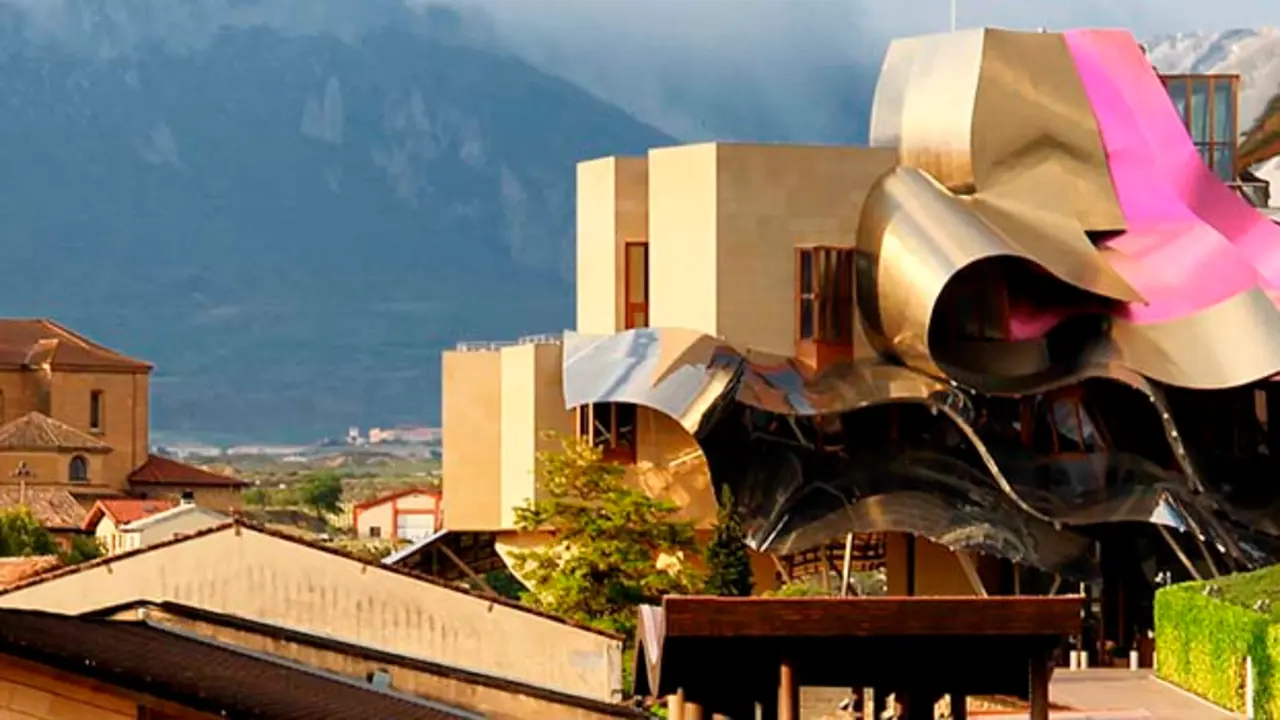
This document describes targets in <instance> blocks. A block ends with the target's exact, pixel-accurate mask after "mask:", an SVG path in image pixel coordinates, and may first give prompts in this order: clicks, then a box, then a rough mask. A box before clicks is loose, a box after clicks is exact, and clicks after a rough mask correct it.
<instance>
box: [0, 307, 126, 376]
mask: <svg viewBox="0 0 1280 720" xmlns="http://www.w3.org/2000/svg"><path fill="white" fill-rule="evenodd" d="M46 363H47V364H49V365H50V366H52V367H53V368H55V369H65V370H106V371H113V370H114V371H130V372H147V371H150V370H151V365H150V363H146V362H143V361H141V360H136V359H134V358H131V357H129V356H127V355H124V354H122V353H118V352H116V351H115V350H112V349H110V348H108V347H104V346H102V345H99V344H98V343H95V342H94V341H92V340H90V339H88V338H86V337H84V336H83V335H80V334H79V333H77V332H75V331H74V330H71V329H70V328H67V327H64V326H62V325H59V324H58V323H56V322H54V321H53V320H48V319H16V318H0V365H9V366H18V367H31V366H36V365H43V364H46Z"/></svg>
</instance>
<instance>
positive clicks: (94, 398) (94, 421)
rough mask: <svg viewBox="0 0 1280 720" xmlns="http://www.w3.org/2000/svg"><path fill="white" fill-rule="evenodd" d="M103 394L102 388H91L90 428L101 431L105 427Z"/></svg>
mask: <svg viewBox="0 0 1280 720" xmlns="http://www.w3.org/2000/svg"><path fill="white" fill-rule="evenodd" d="M104 409H105V408H103V394H102V391H101V390H91V391H90V392H89V429H90V430H94V431H99V432H100V431H101V430H102V429H103V423H102V421H103V410H104Z"/></svg>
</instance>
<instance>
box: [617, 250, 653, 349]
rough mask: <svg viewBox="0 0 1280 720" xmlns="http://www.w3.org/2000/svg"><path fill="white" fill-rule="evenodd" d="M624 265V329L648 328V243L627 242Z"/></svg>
mask: <svg viewBox="0 0 1280 720" xmlns="http://www.w3.org/2000/svg"><path fill="white" fill-rule="evenodd" d="M625 249H626V255H625V256H624V258H623V261H624V263H625V268H624V272H625V275H624V277H625V285H626V287H625V288H624V291H623V292H624V295H625V306H626V310H625V313H626V317H625V318H624V320H625V323H624V325H625V327H626V329H627V330H631V329H633V328H642V327H649V243H647V242H638V241H628V242H627V244H626V248H625Z"/></svg>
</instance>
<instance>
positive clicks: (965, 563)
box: [956, 550, 987, 597]
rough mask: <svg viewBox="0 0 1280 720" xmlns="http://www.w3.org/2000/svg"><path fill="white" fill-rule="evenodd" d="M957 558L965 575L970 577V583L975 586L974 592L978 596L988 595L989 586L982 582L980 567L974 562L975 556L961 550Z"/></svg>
mask: <svg viewBox="0 0 1280 720" xmlns="http://www.w3.org/2000/svg"><path fill="white" fill-rule="evenodd" d="M956 560H958V561H959V562H960V569H961V570H963V571H964V576H965V577H967V578H969V585H970V586H971V587H972V588H973V592H974V593H975V594H977V596H978V597H987V586H986V585H984V584H983V583H982V576H981V575H979V574H978V567H977V566H976V565H974V564H973V556H971V555H970V554H969V553H967V552H965V551H963V550H961V551H959V552H957V553H956Z"/></svg>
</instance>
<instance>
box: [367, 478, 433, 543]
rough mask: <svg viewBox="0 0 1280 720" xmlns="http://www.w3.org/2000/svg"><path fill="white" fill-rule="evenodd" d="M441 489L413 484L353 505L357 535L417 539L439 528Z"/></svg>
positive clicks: (372, 538) (371, 538)
mask: <svg viewBox="0 0 1280 720" xmlns="http://www.w3.org/2000/svg"><path fill="white" fill-rule="evenodd" d="M440 516H441V506H440V492H439V491H437V490H426V489H422V488H410V489H407V490H400V491H398V492H394V493H391V494H390V495H383V496H382V497H377V498H374V499H372V500H366V501H365V502H362V503H358V504H356V505H354V506H352V508H351V527H352V529H353V530H355V533H356V536H357V537H360V538H365V539H369V540H378V539H382V540H391V541H414V540H420V539H422V538H424V537H427V536H428V535H431V534H432V533H434V532H435V531H436V530H438V529H440V519H441V517H440Z"/></svg>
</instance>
